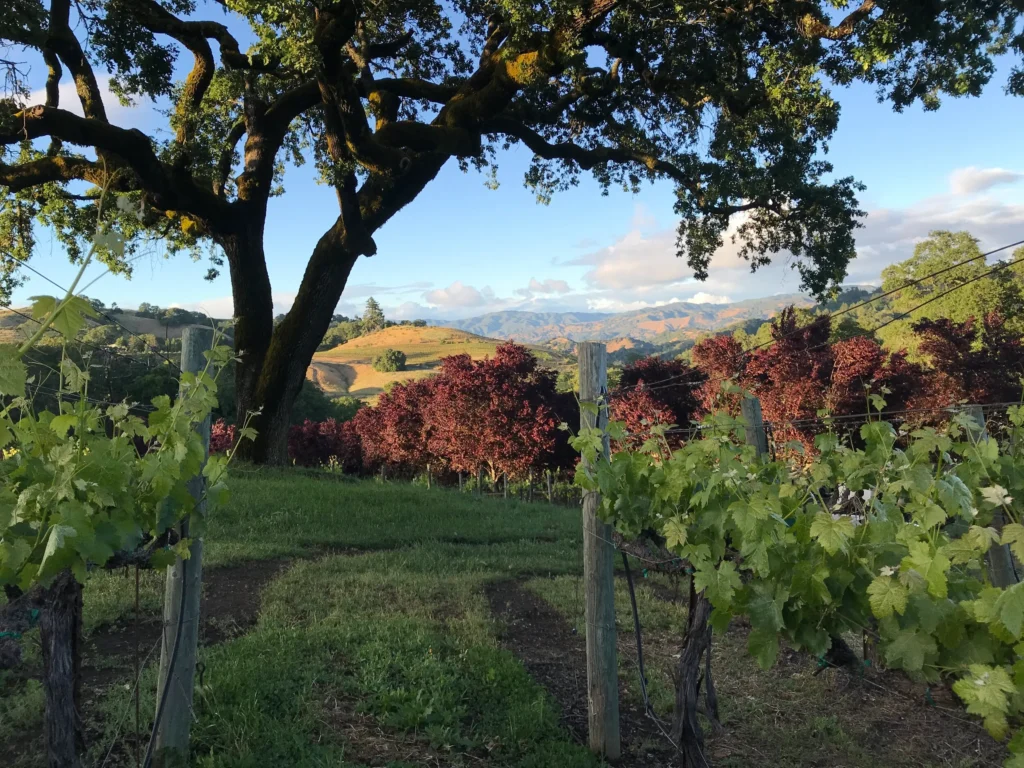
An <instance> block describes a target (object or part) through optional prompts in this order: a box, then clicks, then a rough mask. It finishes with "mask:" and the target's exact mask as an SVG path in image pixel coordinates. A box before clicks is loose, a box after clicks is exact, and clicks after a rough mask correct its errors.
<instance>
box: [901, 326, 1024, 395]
mask: <svg viewBox="0 0 1024 768" xmlns="http://www.w3.org/2000/svg"><path fill="white" fill-rule="evenodd" d="M914 333H916V334H917V335H918V336H919V337H920V338H921V344H920V350H921V353H922V354H924V355H925V356H926V357H927V358H928V361H929V362H930V363H931V367H932V368H933V369H934V370H933V371H930V372H929V374H928V377H927V380H926V385H927V386H926V390H927V393H926V398H922V399H926V400H927V402H928V406H929V407H945V406H949V405H953V404H955V403H958V402H964V401H966V402H969V403H979V404H985V403H1002V402H1017V401H1019V400H1020V398H1021V381H1020V380H1021V376H1022V375H1024V360H1022V357H1021V355H1022V353H1024V348H1022V344H1021V340H1020V338H1019V337H1017V336H1015V335H1014V334H1013V333H1012V332H1011V331H1010V330H1009V329H1007V327H1006V324H1005V321H1004V319H1003V318H1002V316H1001V315H999V314H998V313H995V312H993V313H991V314H990V315H988V316H987V317H986V318H985V319H984V320H983V321H982V323H981V327H980V328H979V327H978V324H977V321H976V320H974V319H970V320H967V321H966V322H963V323H957V322H954V321H952V320H948V319H945V318H944V319H940V320H921V321H919V322H917V323H915V324H914Z"/></svg>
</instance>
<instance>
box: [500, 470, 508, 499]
mask: <svg viewBox="0 0 1024 768" xmlns="http://www.w3.org/2000/svg"><path fill="white" fill-rule="evenodd" d="M501 479H502V481H503V483H504V491H503V494H502V495H503V496H504V497H505V500H506V501H508V473H507V472H502V473H501Z"/></svg>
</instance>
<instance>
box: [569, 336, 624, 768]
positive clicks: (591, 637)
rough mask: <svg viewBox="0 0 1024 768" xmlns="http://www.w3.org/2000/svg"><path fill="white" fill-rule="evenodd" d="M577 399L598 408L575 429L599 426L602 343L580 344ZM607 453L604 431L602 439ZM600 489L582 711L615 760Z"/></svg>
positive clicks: (588, 538)
mask: <svg viewBox="0 0 1024 768" xmlns="http://www.w3.org/2000/svg"><path fill="white" fill-rule="evenodd" d="M578 354H579V365H580V403H581V404H582V405H597V406H598V409H599V410H598V412H597V413H592V412H588V411H587V410H586V409H585V408H581V409H580V429H581V430H583V429H588V428H593V427H602V428H603V427H604V426H605V425H606V424H607V422H608V410H607V405H606V403H605V402H604V398H605V395H606V394H607V391H608V371H607V361H608V358H607V354H606V351H605V346H604V344H599V343H597V342H591V341H588V342H582V343H581V344H580V345H579V350H578ZM604 456H605V458H607V457H608V436H607V435H605V438H604ZM600 506H601V497H600V495H599V494H597V493H594V492H589V493H587V494H585V495H584V497H583V583H584V586H585V590H586V628H587V714H588V726H589V727H588V732H589V743H590V749H591V750H592V751H593V752H595V753H597V754H599V755H603V756H604V757H605V758H606V759H607V760H618V759H619V756H620V753H621V745H620V742H619V678H618V665H617V659H616V650H615V642H616V638H615V572H614V568H615V547H614V545H613V544H612V528H611V526H610V525H608V524H607V523H604V522H602V521H601V520H600V519H599V518H598V516H597V511H598V509H599V507H600Z"/></svg>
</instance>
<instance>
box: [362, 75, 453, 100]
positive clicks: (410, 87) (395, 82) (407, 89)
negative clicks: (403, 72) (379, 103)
mask: <svg viewBox="0 0 1024 768" xmlns="http://www.w3.org/2000/svg"><path fill="white" fill-rule="evenodd" d="M373 90H375V91H385V92H387V93H393V94H394V95H395V96H401V97H402V98H406V99H418V100H421V101H430V102H433V103H435V104H447V103H448V102H449V101H451V99H452V97H453V96H455V94H456V93H458V92H459V86H457V85H439V84H437V83H432V82H430V81H429V80H417V79H416V78H413V77H382V78H376V79H375V80H374V81H373ZM369 95H370V94H369V93H366V96H369Z"/></svg>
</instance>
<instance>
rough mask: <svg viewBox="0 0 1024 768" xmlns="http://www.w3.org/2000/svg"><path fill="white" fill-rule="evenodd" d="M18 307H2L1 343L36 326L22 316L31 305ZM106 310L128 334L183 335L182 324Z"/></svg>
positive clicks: (99, 322)
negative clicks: (129, 332) (171, 323)
mask: <svg viewBox="0 0 1024 768" xmlns="http://www.w3.org/2000/svg"><path fill="white" fill-rule="evenodd" d="M16 309H17V312H12V311H11V310H9V309H0V344H12V343H15V342H18V341H23V340H24V339H26V338H28V336H27V335H26V334H25V332H24V331H23V330H22V326H23V325H25V324H26V323H27V326H26V327H28V328H32V327H33V326H35V323H33V322H32V321H31V320H26V319H25V318H24V317H22V316H21V315H28V316H31V315H32V308H31V307H17V308H16ZM18 312H20V313H21V315H19V314H18ZM105 312H106V314H107V316H109V317H110V318H113V319H114V320H116V321H117V322H118V324H120V325H121V326H122V327H123V328H124V329H125V333H126V335H127V332H128V331H131V333H134V334H138V335H139V336H143V335H145V334H149V333H151V334H153V335H154V336H156V337H157V338H158V339H177V338H179V337H180V336H181V332H182V330H183V329H184V326H182V325H170V326H168V325H164V324H163V323H161V322H160V321H159V320H157V319H156V318H155V317H143V316H142V315H140V314H138V313H137V312H135V311H134V310H130V309H125V310H121V311H120V312H118V313H117V314H112V313H111V310H109V309H107V310H105ZM215 322H219V321H215ZM92 323H93V324H94V325H108V324H110V321H109V320H108V319H107V318H105V317H99V318H97V319H96V320H93V321H92Z"/></svg>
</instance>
